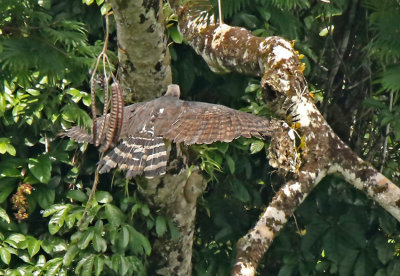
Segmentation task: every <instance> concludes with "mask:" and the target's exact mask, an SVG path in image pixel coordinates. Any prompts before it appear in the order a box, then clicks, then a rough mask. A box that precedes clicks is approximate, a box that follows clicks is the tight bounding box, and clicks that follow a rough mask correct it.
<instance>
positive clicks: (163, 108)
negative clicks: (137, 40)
mask: <svg viewBox="0 0 400 276" xmlns="http://www.w3.org/2000/svg"><path fill="white" fill-rule="evenodd" d="M179 94H180V93H179V86H177V85H170V86H169V87H168V91H167V93H166V94H165V96H163V97H160V98H157V99H154V100H152V101H147V102H142V103H136V104H132V105H129V106H126V107H125V108H124V114H123V123H122V129H121V132H120V136H119V139H120V140H122V142H121V143H120V144H119V145H117V147H115V148H114V149H113V150H112V151H111V152H109V153H108V154H107V155H106V156H105V157H104V159H103V161H101V165H102V168H101V170H100V172H101V173H103V172H108V171H109V170H110V169H112V168H114V167H116V166H119V167H120V168H121V169H124V170H127V174H126V177H127V178H131V177H134V176H136V175H138V174H141V173H144V175H145V176H146V177H148V178H151V177H154V176H157V175H162V174H164V173H165V171H166V165H167V153H166V149H165V144H164V140H163V139H168V140H171V141H173V142H175V143H182V142H183V143H184V144H186V145H192V144H210V143H213V142H216V141H222V142H231V141H232V140H233V139H235V138H238V137H240V136H243V137H247V138H250V137H251V136H254V137H257V138H262V137H263V136H266V135H269V134H271V132H272V131H273V130H274V129H275V128H277V127H278V126H277V125H275V124H271V122H270V121H269V120H267V119H265V118H262V117H258V116H255V115H252V114H248V113H245V112H241V111H237V110H234V109H231V108H228V107H225V106H222V105H216V104H209V103H203V102H193V101H183V100H180V99H179ZM103 120H104V117H100V118H98V119H97V120H96V124H97V126H100V125H101V124H102V123H103ZM106 120H108V117H106ZM105 125H106V126H107V121H106V124H105ZM65 135H66V136H69V137H71V138H72V139H74V140H76V141H78V142H92V141H93V138H92V136H91V135H90V134H88V132H87V131H86V130H85V129H82V128H79V127H73V128H71V129H69V130H67V131H66V133H65ZM96 138H98V137H96ZM104 140H105V135H103V137H102V138H101V139H100V143H101V142H102V141H104Z"/></svg>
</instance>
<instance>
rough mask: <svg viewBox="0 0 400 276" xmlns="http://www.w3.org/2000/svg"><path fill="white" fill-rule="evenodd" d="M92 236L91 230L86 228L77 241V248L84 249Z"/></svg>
mask: <svg viewBox="0 0 400 276" xmlns="http://www.w3.org/2000/svg"><path fill="white" fill-rule="evenodd" d="M93 236H94V232H93V231H92V230H86V231H85V232H83V234H82V236H81V238H80V240H79V242H78V247H79V249H85V248H86V247H87V246H88V245H89V243H90V242H91V241H92V239H93Z"/></svg>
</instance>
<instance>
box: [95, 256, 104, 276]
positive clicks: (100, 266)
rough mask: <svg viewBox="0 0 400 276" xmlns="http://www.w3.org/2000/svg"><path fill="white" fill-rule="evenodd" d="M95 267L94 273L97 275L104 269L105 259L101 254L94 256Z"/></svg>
mask: <svg viewBox="0 0 400 276" xmlns="http://www.w3.org/2000/svg"><path fill="white" fill-rule="evenodd" d="M93 267H94V274H95V275H96V276H99V275H100V274H101V272H102V271H103V267H104V260H103V258H102V257H100V256H95V257H94V262H93Z"/></svg>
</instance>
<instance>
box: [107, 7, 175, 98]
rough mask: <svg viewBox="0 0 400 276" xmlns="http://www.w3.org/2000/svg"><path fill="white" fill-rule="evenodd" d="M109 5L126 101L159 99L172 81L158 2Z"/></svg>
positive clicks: (160, 8) (161, 13) (163, 25)
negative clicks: (115, 32) (112, 15)
mask: <svg viewBox="0 0 400 276" xmlns="http://www.w3.org/2000/svg"><path fill="white" fill-rule="evenodd" d="M111 3H112V8H113V13H114V17H115V22H116V26H117V34H118V58H119V70H120V77H121V78H122V85H123V88H124V92H125V94H126V101H127V102H132V101H144V100H149V99H154V98H156V97H159V96H160V95H161V93H162V92H164V91H165V90H166V88H167V85H168V84H171V82H172V77H171V67H170V56H169V52H168V47H167V42H168V41H167V40H168V38H167V36H166V30H165V22H164V16H163V12H162V3H161V1H152V0H134V1H125V0H112V1H111Z"/></svg>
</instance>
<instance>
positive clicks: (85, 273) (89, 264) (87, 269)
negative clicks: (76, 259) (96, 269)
mask: <svg viewBox="0 0 400 276" xmlns="http://www.w3.org/2000/svg"><path fill="white" fill-rule="evenodd" d="M93 262H94V255H90V256H89V257H88V258H87V259H86V261H85V262H84V263H83V265H82V272H81V275H82V276H92V271H93Z"/></svg>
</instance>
